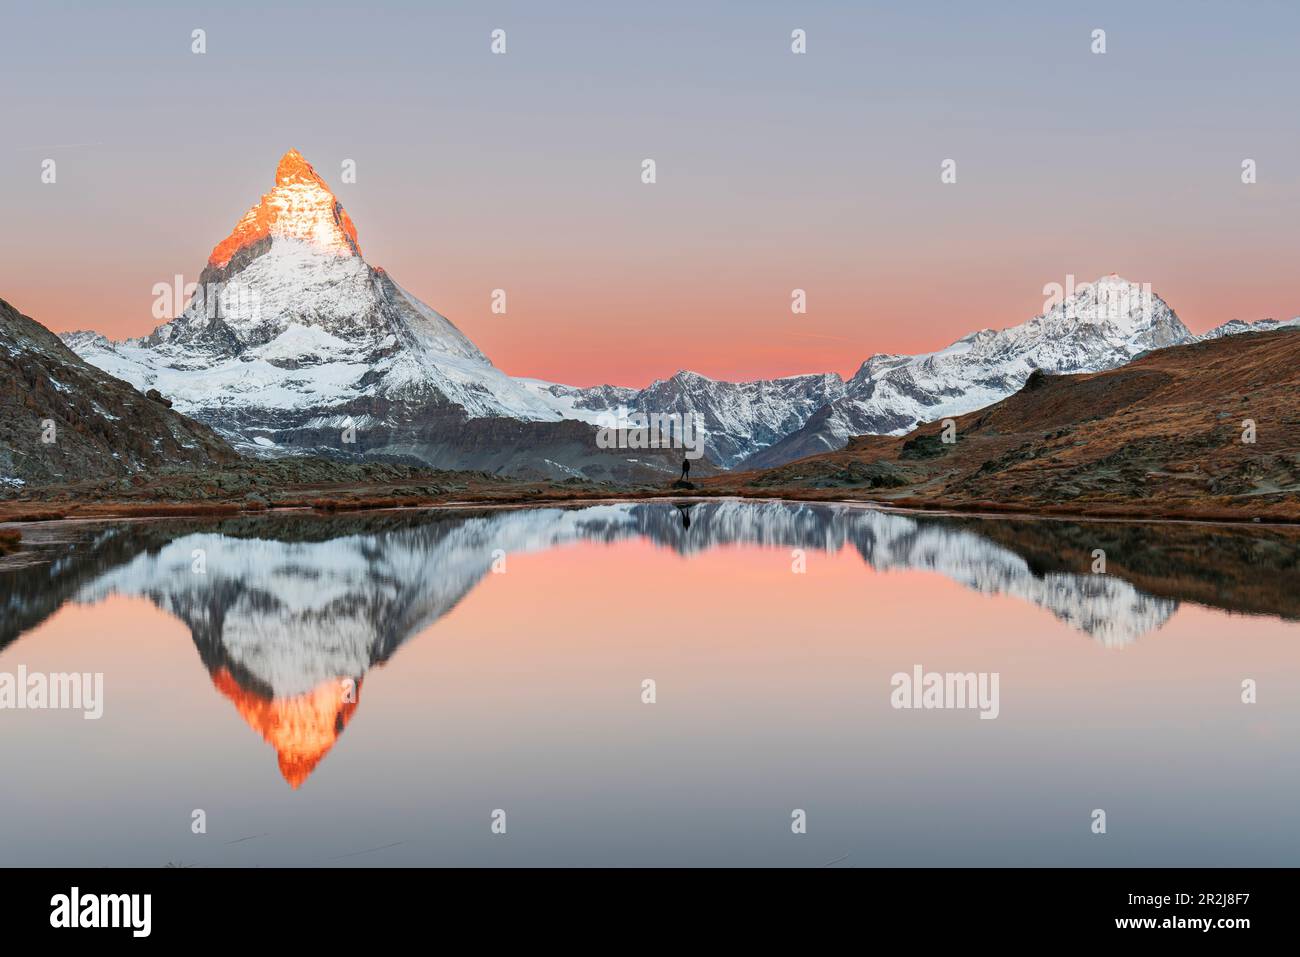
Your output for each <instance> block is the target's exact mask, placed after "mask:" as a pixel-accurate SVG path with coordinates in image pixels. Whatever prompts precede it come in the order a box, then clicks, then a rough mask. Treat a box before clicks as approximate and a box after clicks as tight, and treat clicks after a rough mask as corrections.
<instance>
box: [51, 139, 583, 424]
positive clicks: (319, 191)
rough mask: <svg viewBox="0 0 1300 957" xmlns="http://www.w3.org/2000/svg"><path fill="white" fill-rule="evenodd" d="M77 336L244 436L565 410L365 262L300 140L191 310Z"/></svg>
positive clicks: (123, 371) (144, 385) (94, 351)
mask: <svg viewBox="0 0 1300 957" xmlns="http://www.w3.org/2000/svg"><path fill="white" fill-rule="evenodd" d="M66 341H67V342H68V344H69V345H71V346H72V347H73V349H74V350H76V351H78V352H79V353H80V354H81V355H82V356H83V358H85V359H87V360H89V361H90V362H92V363H94V364H95V365H98V366H100V367H101V368H103V369H105V370H107V371H110V372H112V373H113V374H114V375H117V376H119V377H120V378H123V379H126V380H127V381H128V382H130V383H132V384H133V385H135V386H136V387H137V388H139V389H142V390H143V389H148V388H156V389H158V391H159V392H161V393H162V394H163V395H165V396H167V397H169V398H171V399H172V400H173V402H174V403H175V407H176V409H177V410H178V411H181V412H184V413H186V414H188V415H191V416H194V417H195V418H198V419H200V420H202V421H205V422H208V423H209V424H210V425H212V426H214V427H215V428H216V429H217V430H218V431H220V432H223V433H225V434H226V435H228V436H229V437H230V438H232V439H233V440H235V441H236V442H237V443H241V444H244V445H247V444H248V443H249V441H250V440H256V439H258V438H259V437H260V438H261V439H262V441H261V442H259V443H258V444H259V445H265V444H266V443H267V442H270V441H272V440H273V439H272V436H273V434H274V433H280V432H286V431H288V432H292V431H294V430H295V429H299V428H302V427H303V426H306V425H309V424H310V426H311V427H312V428H313V429H321V428H326V427H334V428H336V429H341V428H342V427H343V425H344V422H345V420H347V419H348V418H349V417H351V419H352V421H353V423H354V424H356V425H357V426H358V427H359V428H361V429H363V430H364V429H365V428H367V427H369V426H372V425H375V424H378V422H379V421H380V420H382V419H383V418H384V417H390V418H394V419H395V420H400V418H401V413H402V411H403V408H402V407H410V406H418V405H425V404H429V403H432V404H435V405H438V406H458V407H460V408H461V409H463V410H464V412H465V413H466V415H467V416H468V417H470V418H476V417H485V416H506V417H509V418H514V419H523V420H538V421H554V420H557V419H558V418H559V417H558V415H557V414H556V413H555V412H554V411H553V410H552V409H551V408H550V407H548V406H547V405H546V404H545V403H542V402H539V401H537V400H535V399H534V398H533V396H532V395H531V394H530V393H529V392H528V391H527V390H525V389H523V388H521V387H520V386H519V385H517V384H516V383H515V381H514V380H513V379H511V378H510V377H509V376H507V375H506V374H505V373H503V372H501V371H500V370H499V369H497V368H496V367H495V366H493V365H492V363H491V362H490V361H489V360H488V358H487V357H486V356H485V355H483V353H482V352H481V351H479V349H478V347H477V346H475V345H474V343H473V342H471V341H470V340H469V339H468V338H467V337H466V336H465V335H464V334H463V333H462V332H461V331H460V330H459V329H457V328H456V327H455V326H454V325H452V323H451V322H450V321H448V320H447V319H446V318H445V317H443V316H441V315H439V314H438V313H437V312H435V311H434V310H432V309H430V308H429V307H428V306H426V305H425V304H424V303H422V302H420V301H419V300H418V299H416V298H415V297H414V296H412V295H411V294H410V293H408V292H407V291H406V290H404V289H402V288H401V287H400V286H399V285H397V283H395V282H394V281H393V280H392V279H391V278H390V277H389V276H388V274H387V273H386V272H384V270H382V269H377V268H374V267H371V266H369V265H367V264H366V262H365V260H364V259H362V258H361V251H360V247H359V246H358V244H357V231H356V227H355V226H354V225H353V224H352V221H351V220H350V219H349V218H348V215H347V213H346V212H345V211H344V210H343V207H342V204H341V203H339V202H338V200H337V199H336V198H335V197H334V195H333V194H332V193H331V192H330V191H329V189H328V187H326V185H325V183H324V181H323V180H321V178H320V176H319V175H318V174H317V173H316V171H315V170H314V169H312V167H311V165H310V164H308V163H307V162H306V160H304V159H303V158H302V156H301V155H300V154H299V153H298V152H297V151H295V150H291V151H290V152H288V153H286V154H285V156H284V158H283V159H281V160H280V164H279V167H278V168H277V170H276V185H275V187H274V188H273V189H272V190H271V191H270V192H269V193H267V194H266V195H264V196H263V197H262V198H261V200H260V201H259V202H258V203H257V204H256V205H254V206H253V207H252V208H251V209H249V210H248V212H246V213H245V214H244V215H243V217H242V218H241V219H240V220H239V222H238V223H237V224H236V225H235V228H234V230H233V231H232V232H231V233H230V235H229V236H227V237H226V238H225V239H223V240H222V241H221V242H220V243H218V244H217V245H216V247H215V248H214V249H213V251H212V255H211V256H210V257H209V259H208V264H207V267H206V268H205V269H204V270H203V273H202V275H201V276H200V280H199V284H198V288H197V289H196V290H195V292H194V294H193V296H192V298H190V300H189V301H188V303H187V304H186V306H185V309H184V311H183V312H182V313H181V315H179V316H178V317H176V318H175V319H174V320H172V321H170V322H167V323H165V324H163V325H161V326H159V327H158V328H157V329H156V330H154V332H153V333H152V334H150V335H148V336H144V337H142V338H139V339H131V340H127V341H126V342H121V343H115V342H110V341H109V340H107V339H105V338H104V337H102V336H96V335H93V334H86V333H72V334H70V335H69V336H67V337H66ZM276 438H282V437H279V436H276ZM290 444H291V445H293V444H296V443H293V442H292V441H290Z"/></svg>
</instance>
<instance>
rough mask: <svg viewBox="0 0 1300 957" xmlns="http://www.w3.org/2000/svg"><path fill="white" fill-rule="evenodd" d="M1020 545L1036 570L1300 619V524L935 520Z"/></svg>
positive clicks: (1001, 542)
mask: <svg viewBox="0 0 1300 957" xmlns="http://www.w3.org/2000/svg"><path fill="white" fill-rule="evenodd" d="M931 520H932V521H941V522H943V523H944V524H945V525H948V526H949V527H957V528H963V529H967V530H969V531H971V532H973V533H977V534H979V535H982V536H984V537H985V538H988V539H989V540H990V541H993V542H997V543H998V544H999V545H1002V546H1004V547H1006V548H1011V549H1014V550H1015V551H1016V552H1017V553H1019V554H1020V555H1023V556H1024V558H1025V560H1026V561H1027V562H1028V563H1029V564H1030V566H1031V567H1032V568H1033V569H1034V571H1035V572H1036V573H1037V574H1044V575H1045V574H1050V573H1052V572H1064V571H1075V572H1077V571H1080V570H1086V569H1088V568H1090V567H1091V565H1092V562H1093V557H1092V553H1093V550H1094V549H1098V548H1100V549H1102V550H1103V551H1104V552H1105V553H1106V571H1107V572H1108V574H1109V575H1111V576H1116V577H1119V578H1123V579H1124V580H1126V581H1129V582H1132V583H1133V585H1134V586H1135V587H1137V588H1140V589H1141V590H1142V591H1144V592H1146V593H1147V594H1149V595H1154V596H1157V597H1161V598H1168V599H1171V600H1175V601H1190V602H1196V603H1198V604H1201V605H1207V606H1209V607H1211V608H1220V609H1223V610H1224V611H1231V612H1239V613H1243V614H1253V615H1276V616H1278V617H1281V618H1287V619H1291V620H1300V529H1297V528H1278V527H1272V528H1255V529H1251V528H1243V527H1239V526H1229V525H1223V526H1217V527H1209V526H1205V525H1193V524H1178V523H1171V524H1167V525H1157V526H1150V525H1133V524H1118V523H1109V522H1104V523H1103V522H1088V523H1076V522H1063V521H1028V520H1023V519H998V520H995V521H985V520H983V519H973V518H943V519H938V518H936V519H931Z"/></svg>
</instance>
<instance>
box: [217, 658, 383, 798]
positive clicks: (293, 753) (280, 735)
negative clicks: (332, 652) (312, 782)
mask: <svg viewBox="0 0 1300 957" xmlns="http://www.w3.org/2000/svg"><path fill="white" fill-rule="evenodd" d="M212 683H213V684H214V685H216V686H217V690H218V691H220V692H221V693H222V694H223V695H225V696H226V697H227V698H229V699H230V700H231V702H233V703H234V705H235V707H236V708H237V709H238V710H239V713H240V715H241V716H242V717H243V719H244V720H245V721H247V722H248V725H249V727H251V728H252V729H253V730H254V731H256V732H257V733H258V734H260V735H261V736H262V740H264V741H265V742H266V743H267V744H269V745H271V747H273V748H275V751H276V754H277V755H278V756H279V759H280V773H281V774H282V775H283V776H284V779H285V780H286V781H288V782H289V786H290V787H292V788H294V789H297V787H298V786H299V785H300V784H302V782H303V781H306V780H307V778H308V776H310V775H311V773H312V771H314V770H316V765H318V764H320V762H321V759H322V758H324V757H325V755H327V754H328V753H329V751H330V749H331V748H332V747H334V743H335V742H336V741H337V740H338V739H339V735H340V734H341V733H342V731H343V729H344V728H345V727H346V726H347V723H348V722H349V721H350V720H351V719H352V715H353V713H354V712H355V711H356V710H357V703H358V702H359V701H360V700H361V679H360V678H358V679H356V681H355V682H354V683H353V684H352V685H351V693H350V694H349V684H348V682H346V681H344V680H343V679H339V680H337V681H327V682H325V683H324V684H321V685H318V686H317V687H315V688H313V689H312V690H311V691H309V692H307V693H306V694H301V695H297V696H296V697H293V698H279V699H267V698H262V697H260V696H258V695H256V694H254V693H252V692H251V691H247V690H245V689H244V688H242V687H240V686H239V684H238V682H236V681H235V679H234V676H233V675H231V674H230V672H229V671H227V670H226V669H225V668H222V669H221V670H219V671H217V672H215V673H214V674H213V675H212ZM349 698H351V700H348V699H349Z"/></svg>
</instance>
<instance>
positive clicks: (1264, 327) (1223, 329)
mask: <svg viewBox="0 0 1300 957" xmlns="http://www.w3.org/2000/svg"><path fill="white" fill-rule="evenodd" d="M1274 329H1300V316H1296V317H1295V318H1294V319H1284V320H1277V319H1259V320H1256V321H1255V322H1246V321H1245V320H1243V319H1231V320H1229V321H1228V322H1225V323H1224V324H1223V325H1221V326H1215V327H1214V328H1213V329H1211V330H1210V331H1209V332H1207V333H1205V334H1204V335H1203V336H1199V337H1198V338H1200V339H1201V340H1206V339H1221V338H1222V337H1224V336H1235V335H1240V334H1241V333H1243V332H1272V331H1273V330H1274Z"/></svg>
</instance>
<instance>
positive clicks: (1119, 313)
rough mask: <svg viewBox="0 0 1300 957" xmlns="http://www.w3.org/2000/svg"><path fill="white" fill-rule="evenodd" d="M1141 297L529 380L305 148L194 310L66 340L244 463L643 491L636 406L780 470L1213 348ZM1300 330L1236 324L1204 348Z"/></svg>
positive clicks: (712, 449) (715, 450)
mask: <svg viewBox="0 0 1300 957" xmlns="http://www.w3.org/2000/svg"><path fill="white" fill-rule="evenodd" d="M1137 290H1138V287H1137V286H1136V285H1135V284H1133V283H1130V282H1129V281H1127V280H1125V279H1122V278H1120V277H1118V276H1109V277H1104V278H1102V279H1099V280H1097V281H1096V282H1095V283H1093V284H1091V285H1090V286H1084V287H1082V288H1081V289H1080V290H1079V291H1078V292H1076V293H1075V294H1074V295H1072V296H1070V297H1068V298H1066V299H1065V300H1064V301H1062V302H1060V303H1059V304H1057V305H1055V306H1053V307H1052V308H1050V309H1048V310H1047V311H1046V312H1045V313H1044V314H1043V315H1040V316H1037V317H1035V318H1033V319H1030V320H1029V321H1027V322H1024V323H1021V324H1020V325H1016V326H1012V327H1010V328H1006V329H1002V330H999V331H994V330H991V329H986V330H982V331H979V332H974V333H971V334H970V335H968V336H965V337H963V338H961V339H959V340H958V341H956V342H954V343H952V344H951V345H949V346H948V347H947V348H945V349H941V350H939V351H937V352H932V353H925V354H921V355H875V356H872V357H871V358H869V359H867V360H866V361H865V362H863V363H862V366H861V367H860V368H859V370H858V371H857V373H856V374H854V375H853V376H852V377H851V378H850V379H849V380H848V381H847V382H846V381H844V379H843V378H842V377H841V376H840V375H838V374H837V373H833V372H828V373H818V374H810V375H797V376H790V377H787V378H779V379H765V380H757V381H751V382H724V381H719V380H716V379H711V378H709V377H707V376H703V375H700V374H698V373H694V372H689V371H681V372H678V373H677V374H676V375H674V376H672V377H671V378H669V379H666V380H659V381H656V382H654V383H652V384H651V385H649V386H647V387H645V388H642V389H635V388H628V387H623V386H614V385H601V386H593V387H574V386H567V385H562V384H558V383H551V382H546V381H542V380H539V379H530V378H516V377H511V376H509V375H506V374H505V373H504V372H502V371H501V370H499V369H498V368H496V367H495V366H494V365H493V364H492V362H491V361H490V360H489V359H488V358H487V357H486V356H485V355H484V354H483V353H482V352H481V351H480V350H479V349H478V347H477V346H475V345H474V343H473V342H471V341H470V340H469V338H468V337H466V336H465V335H464V334H463V333H461V332H460V330H459V329H457V328H456V327H455V326H454V325H453V324H452V323H451V322H450V321H449V320H447V319H446V318H445V317H443V316H441V315H440V314H438V313H437V312H435V311H434V310H433V309H431V308H429V307H428V306H426V305H425V304H424V303H422V302H420V301H419V300H418V299H416V298H415V297H414V296H413V295H411V294H410V293H408V292H407V291H405V290H404V289H402V288H401V287H400V286H399V285H398V284H397V283H396V282H395V281H394V280H393V279H392V278H391V277H390V276H389V275H388V274H387V273H386V272H385V271H384V270H382V269H379V268H375V267H372V266H369V265H367V264H366V262H365V260H364V259H363V258H362V255H361V249H360V246H359V244H358V239H357V231H356V228H355V226H354V225H353V223H352V221H351V219H350V218H349V217H348V215H347V213H346V212H345V211H344V210H343V207H342V205H341V204H340V203H339V202H338V200H337V198H336V197H335V196H334V194H333V193H332V192H330V190H329V188H328V186H326V184H325V182H324V181H323V180H322V179H321V177H320V176H319V175H318V174H317V173H316V171H315V170H314V169H312V167H311V165H310V164H308V163H307V161H306V160H305V159H304V158H303V157H302V156H301V155H300V154H299V153H297V152H296V151H293V150H291V151H290V152H289V153H286V154H285V156H284V157H283V158H282V159H281V160H280V163H279V166H278V168H277V170H276V182H275V186H274V188H273V189H272V190H271V191H270V192H269V193H267V194H266V195H265V196H263V197H262V199H261V200H260V201H259V202H258V203H257V204H255V205H254V206H253V207H252V208H251V209H249V210H248V212H247V213H245V215H244V216H243V217H242V218H241V219H240V220H239V222H238V223H237V224H236V226H235V228H234V230H233V231H232V232H231V234H230V235H229V236H228V237H227V238H226V239H224V240H222V241H221V242H220V243H218V244H217V246H216V247H215V248H214V249H213V251H212V255H211V256H210V257H209V260H208V263H207V266H206V267H205V269H204V270H203V273H202V275H201V276H200V281H199V291H198V292H197V293H196V294H195V296H194V298H193V299H192V300H190V301H189V302H188V303H187V305H186V306H185V308H184V310H183V311H182V313H181V315H179V316H178V317H177V318H175V319H174V320H172V321H170V322H167V323H165V324H163V325H161V326H159V327H158V328H157V329H156V330H155V331H154V332H153V333H151V334H150V335H148V336H144V337H141V338H138V339H129V340H126V341H124V342H112V341H110V340H108V339H107V338H105V337H104V336H102V335H99V334H97V333H94V332H74V333H68V334H65V335H64V336H63V338H64V341H65V342H66V343H67V344H68V345H69V346H70V347H71V348H72V350H73V351H75V352H76V353H77V354H78V355H79V356H81V357H82V358H83V359H85V360H86V361H87V362H89V363H91V364H92V365H95V366H98V367H100V368H102V369H104V370H105V371H107V372H109V373H111V374H112V375H114V376H116V377H118V378H121V379H124V380H126V381H127V382H130V383H131V384H133V385H135V386H136V387H137V388H138V389H140V390H142V391H143V390H148V389H156V390H158V392H159V393H161V394H162V395H163V396H166V397H167V398H168V399H170V400H171V401H172V402H173V403H174V404H175V408H176V410H177V411H180V412H183V413H185V414H186V415H189V416H192V417H193V418H195V419H198V420H199V421H201V422H204V423H206V424H207V425H209V426H211V427H212V428H213V429H214V430H215V431H217V432H218V433H219V434H220V435H222V436H223V437H224V438H226V439H227V440H228V441H229V442H231V443H232V444H233V445H234V446H235V447H236V448H238V449H239V450H240V451H243V452H245V453H250V454H254V455H260V456H272V455H290V454H303V453H316V454H324V455H328V456H334V457H339V456H344V457H370V458H385V459H389V460H394V461H406V462H419V463H425V464H430V465H434V466H437V467H441V468H455V469H483V470H487V471H494V472H501V473H510V474H522V475H526V476H536V477H541V478H550V479H564V478H569V477H584V478H592V479H597V480H616V481H636V480H646V479H654V478H656V477H657V478H659V479H662V478H664V477H666V476H667V475H670V474H672V473H674V472H675V470H676V469H677V468H678V466H679V464H680V460H681V457H682V456H681V452H680V451H678V450H668V451H662V450H637V451H632V450H623V451H621V452H620V451H618V450H613V451H610V450H604V449H600V448H598V447H597V445H596V442H595V427H597V426H599V425H600V424H601V423H602V422H606V421H608V419H609V418H610V417H611V416H612V415H615V414H617V413H618V412H620V411H621V410H626V411H627V412H629V413H633V412H641V413H660V414H671V413H694V414H698V415H699V416H700V418H701V420H702V423H703V426H704V430H705V436H706V440H705V453H706V457H707V459H708V460H709V461H712V462H714V463H717V464H718V465H720V466H722V467H724V468H739V469H753V468H764V467H771V466H775V465H780V464H783V463H786V462H789V461H793V460H795V459H798V458H802V457H805V456H808V455H813V454H816V453H819V452H825V451H828V450H834V449H840V448H843V447H844V446H845V445H846V444H847V442H848V440H849V438H850V437H852V436H854V435H863V434H891V435H901V434H904V433H906V432H908V431H909V430H911V429H913V428H915V427H916V426H917V425H918V424H919V423H922V422H928V421H935V420H937V419H941V418H944V417H948V416H955V415H961V414H963V413H966V412H970V411H972V410H974V409H978V408H982V407H984V406H987V405H989V404H991V403H993V402H996V401H998V400H1000V399H1003V398H1006V397H1007V396H1009V395H1011V394H1013V393H1014V392H1015V391H1016V390H1018V389H1019V388H1020V387H1021V386H1022V385H1023V384H1024V382H1025V380H1026V379H1027V378H1028V377H1029V375H1030V373H1032V372H1033V371H1034V370H1036V369H1041V370H1043V371H1045V372H1049V373H1074V372H1096V371H1101V370H1105V369H1110V368H1114V367H1116V366H1119V365H1122V364H1124V363H1126V362H1129V361H1131V360H1132V359H1133V358H1135V357H1136V356H1139V355H1141V354H1143V353H1145V352H1147V351H1149V350H1151V349H1158V348H1161V347H1164V346H1168V345H1176V344H1179V343H1185V342H1190V341H1194V340H1195V339H1196V337H1195V336H1193V335H1192V334H1191V333H1190V332H1189V331H1188V330H1187V328H1186V327H1185V326H1184V325H1183V323H1182V322H1181V321H1180V320H1179V319H1178V317H1177V315H1176V314H1175V313H1174V311H1173V310H1172V309H1171V308H1170V307H1169V306H1168V304H1167V303H1165V302H1164V301H1163V300H1162V299H1160V297H1159V296H1154V295H1151V296H1149V297H1144V296H1142V295H1140V294H1138V293H1137ZM1296 323H1300V320H1291V322H1290V323H1277V322H1274V321H1273V320H1263V321H1262V322H1260V323H1257V324H1254V325H1252V324H1249V323H1244V322H1240V321H1237V320H1234V321H1233V322H1230V323H1226V324H1225V325H1223V326H1220V327H1219V328H1218V329H1215V330H1214V331H1212V332H1210V333H1208V334H1207V336H1206V338H1214V337H1219V336H1223V335H1229V334H1233V333H1237V332H1242V331H1248V330H1251V329H1265V328H1269V329H1271V328H1276V327H1278V326H1281V325H1293V324H1296ZM349 429H350V430H351V431H350V435H351V436H352V437H353V438H354V439H355V441H353V442H351V443H349V442H345V441H344V440H343V438H342V437H343V436H344V434H345V433H347V432H348V430H349ZM707 471H708V466H707V464H706V465H704V466H702V467H701V468H697V470H696V473H695V474H707Z"/></svg>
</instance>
